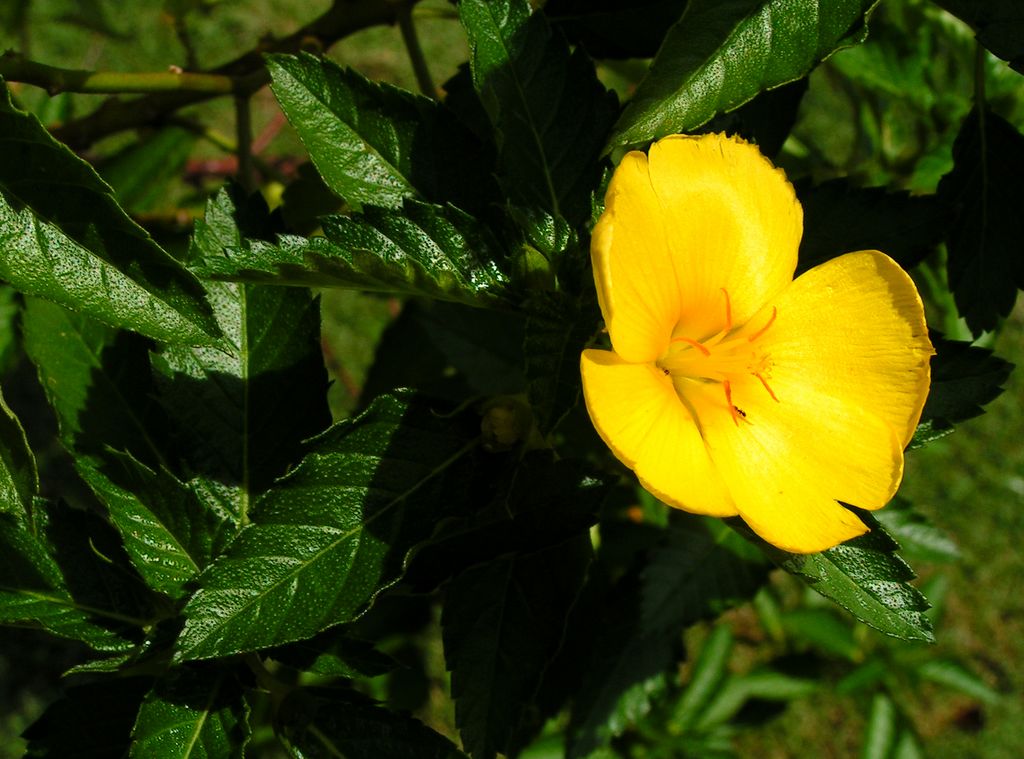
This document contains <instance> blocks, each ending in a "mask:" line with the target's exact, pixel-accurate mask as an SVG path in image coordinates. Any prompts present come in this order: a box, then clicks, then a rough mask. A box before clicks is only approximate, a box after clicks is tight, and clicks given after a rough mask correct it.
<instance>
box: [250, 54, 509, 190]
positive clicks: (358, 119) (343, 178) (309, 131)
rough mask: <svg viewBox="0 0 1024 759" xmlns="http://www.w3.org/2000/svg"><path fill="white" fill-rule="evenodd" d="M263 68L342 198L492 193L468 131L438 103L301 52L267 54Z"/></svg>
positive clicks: (481, 157)
mask: <svg viewBox="0 0 1024 759" xmlns="http://www.w3.org/2000/svg"><path fill="white" fill-rule="evenodd" d="M267 68H268V69H269V70H270V76H271V80H272V82H271V89H272V90H273V91H274V95H276V96H277V100H278V102H279V103H280V104H281V109H282V110H283V111H284V113H285V115H286V116H287V117H288V120H289V121H290V122H291V124H292V126H294V127H295V131H297V132H298V134H299V138H300V139H301V140H302V142H303V144H305V146H306V149H307V150H308V151H309V155H310V157H311V158H312V159H313V163H314V164H315V165H316V167H317V170H318V171H319V172H320V175H321V176H322V177H323V178H324V181H325V182H326V183H327V185H328V186H329V187H330V188H331V190H333V191H334V192H335V193H337V194H338V196H340V197H342V198H344V199H345V200H346V201H348V202H349V203H350V204H369V205H375V206H382V207H387V208H400V207H401V205H402V201H403V200H405V199H406V198H417V199H421V200H428V201H431V202H434V203H445V202H451V203H454V204H455V205H456V206H459V207H460V208H464V209H466V210H476V209H481V208H483V207H484V206H485V205H486V203H488V202H490V201H491V200H493V199H494V195H495V193H494V191H493V190H491V189H489V188H491V187H492V186H493V179H492V178H491V176H490V173H489V172H488V171H487V169H486V166H487V161H486V158H485V156H484V155H483V153H482V150H481V148H480V146H479V144H478V143H477V140H476V138H475V137H474V136H473V135H472V133H470V132H469V131H468V130H467V129H466V128H465V127H463V126H462V125H461V124H460V123H459V122H458V121H457V120H456V119H455V117H454V116H453V115H452V114H451V113H450V112H449V110H448V109H447V108H446V107H445V106H444V105H443V104H441V103H438V102H437V101H434V100H430V99H429V98H425V97H421V96H419V95H413V94H412V93H410V92H406V91H404V90H401V89H398V88H397V87H392V86H391V85H388V84H377V83H375V82H371V81H369V80H367V79H366V78H364V77H363V76H361V75H360V74H358V73H356V72H355V71H352V70H351V69H342V68H341V67H340V66H338V65H337V64H335V63H333V62H332V61H329V60H325V59H320V58H314V57H313V56H311V55H308V54H302V55H298V56H293V55H274V56H270V57H269V58H268V59H267Z"/></svg>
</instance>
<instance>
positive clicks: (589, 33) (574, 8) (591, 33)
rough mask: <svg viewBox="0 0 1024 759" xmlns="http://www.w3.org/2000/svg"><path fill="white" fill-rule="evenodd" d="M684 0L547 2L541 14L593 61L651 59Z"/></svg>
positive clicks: (549, 0) (680, 13)
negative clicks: (585, 51)
mask: <svg viewBox="0 0 1024 759" xmlns="http://www.w3.org/2000/svg"><path fill="white" fill-rule="evenodd" d="M685 7H686V0H628V1H627V2H624V1H623V0H548V2H547V3H545V4H544V15H545V16H547V17H548V18H549V19H551V23H552V24H553V25H554V26H556V27H558V28H559V29H561V30H562V31H563V32H564V33H565V36H566V37H568V39H569V41H570V42H572V43H576V44H580V45H583V47H584V48H586V50H587V52H588V53H590V54H591V55H592V56H594V57H595V58H653V57H654V54H655V53H657V52H658V48H659V47H660V46H661V40H662V38H663V37H664V36H665V30H666V29H668V28H669V27H671V26H672V24H674V23H675V22H676V21H678V20H679V16H680V15H682V12H683V9H684V8H685Z"/></svg>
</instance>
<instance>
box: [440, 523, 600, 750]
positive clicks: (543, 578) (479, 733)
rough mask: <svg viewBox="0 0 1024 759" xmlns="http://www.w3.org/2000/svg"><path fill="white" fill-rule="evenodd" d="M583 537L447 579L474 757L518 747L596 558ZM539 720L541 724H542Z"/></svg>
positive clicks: (447, 618) (455, 675) (455, 665)
mask: <svg viewBox="0 0 1024 759" xmlns="http://www.w3.org/2000/svg"><path fill="white" fill-rule="evenodd" d="M591 553H592V549H591V546H590V538H589V536H588V535H587V534H586V533H584V534H582V535H580V536H577V537H574V538H570V539H569V540H567V541H565V542H562V543H559V544H556V545H553V546H550V547H548V548H544V549H541V550H539V551H534V552H532V553H521V554H513V555H508V556H503V557H500V558H497V559H495V560H493V561H490V562H488V563H486V564H482V565H479V566H476V567H472V568H470V569H468V570H466V571H465V572H463V573H462V574H460V575H459V576H457V577H456V578H455V579H454V580H452V582H451V583H449V585H448V586H447V588H446V590H445V596H444V611H443V614H442V618H441V625H442V628H443V639H444V651H445V661H446V662H447V666H448V669H449V670H450V671H451V673H452V697H453V698H454V699H455V721H456V724H457V725H458V727H459V730H460V732H461V734H462V741H463V745H464V746H465V747H466V749H467V751H468V752H469V753H470V755H472V756H473V757H474V759H479V758H480V757H494V756H495V755H496V753H497V752H499V751H500V752H501V753H503V754H511V753H514V751H513V750H512V749H513V748H514V747H515V745H516V743H517V742H519V741H521V736H517V735H516V733H517V732H518V730H519V729H520V726H521V723H522V722H523V721H524V719H526V718H527V714H528V711H529V709H530V704H531V700H532V697H533V695H534V693H535V692H536V690H537V688H538V687H539V686H540V682H541V677H542V676H543V674H544V670H545V667H546V666H547V664H548V662H549V661H550V660H551V659H552V658H553V657H554V654H555V653H556V651H557V650H558V648H559V646H560V644H561V642H562V637H563V634H564V631H565V623H566V617H567V616H568V613H569V609H570V607H571V606H572V604H573V602H574V601H575V599H576V596H577V595H578V593H579V591H580V586H581V585H582V583H583V580H584V578H585V576H586V571H587V567H588V565H589V564H590V558H591ZM537 727H539V725H537Z"/></svg>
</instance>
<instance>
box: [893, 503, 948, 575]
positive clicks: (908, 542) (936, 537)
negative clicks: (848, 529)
mask: <svg viewBox="0 0 1024 759" xmlns="http://www.w3.org/2000/svg"><path fill="white" fill-rule="evenodd" d="M875 518H876V519H877V520H878V521H879V522H881V523H882V526H883V527H884V528H885V530H886V532H888V533H889V534H890V535H892V536H893V538H895V539H896V541H897V542H898V543H899V544H900V548H902V549H903V552H904V553H905V554H906V555H907V556H909V557H910V558H911V559H919V560H921V561H934V562H943V561H955V560H956V559H958V558H960V548H959V547H958V546H957V544H956V542H955V541H954V540H953V538H952V537H951V536H950V535H949V533H947V532H946V531H945V530H942V529H940V528H938V527H936V526H935V525H934V524H932V523H931V522H930V521H928V519H927V518H926V517H925V516H924V515H923V514H921V513H920V512H919V511H917V510H915V509H914V507H913V506H912V505H911V504H910V502H909V501H906V500H904V499H902V498H899V497H897V498H895V499H893V501H892V503H890V504H889V505H888V506H886V507H885V508H884V509H882V510H881V511H878V512H877V513H876V514H875Z"/></svg>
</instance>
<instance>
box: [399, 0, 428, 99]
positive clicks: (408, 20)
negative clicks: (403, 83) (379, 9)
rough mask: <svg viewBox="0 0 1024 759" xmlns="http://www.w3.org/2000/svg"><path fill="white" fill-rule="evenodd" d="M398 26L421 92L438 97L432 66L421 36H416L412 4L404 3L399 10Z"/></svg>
mask: <svg viewBox="0 0 1024 759" xmlns="http://www.w3.org/2000/svg"><path fill="white" fill-rule="evenodd" d="M398 28H399V29H401V30H402V41H403V42H405V49H406V50H407V51H408V52H409V60H410V62H411V63H412V70H413V72H414V73H415V74H416V84H418V85H419V88H420V92H422V93H423V94H424V95H426V96H427V97H428V98H436V97H437V87H435V86H434V80H433V78H432V77H431V76H430V68H429V67H428V66H427V59H426V58H425V57H424V56H423V48H422V47H421V46H420V40H419V37H417V36H416V25H415V24H414V23H413V20H412V5H404V6H402V8H401V9H400V10H399V11H398Z"/></svg>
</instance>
